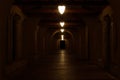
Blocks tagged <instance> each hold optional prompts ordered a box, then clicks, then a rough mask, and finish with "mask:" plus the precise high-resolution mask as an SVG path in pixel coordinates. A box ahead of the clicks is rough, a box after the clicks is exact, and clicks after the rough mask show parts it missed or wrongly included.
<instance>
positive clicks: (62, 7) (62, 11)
mask: <svg viewBox="0 0 120 80" xmlns="http://www.w3.org/2000/svg"><path fill="white" fill-rule="evenodd" d="M65 9H66V6H64V5H59V6H58V11H59V13H60V14H63V13H64V12H65Z"/></svg>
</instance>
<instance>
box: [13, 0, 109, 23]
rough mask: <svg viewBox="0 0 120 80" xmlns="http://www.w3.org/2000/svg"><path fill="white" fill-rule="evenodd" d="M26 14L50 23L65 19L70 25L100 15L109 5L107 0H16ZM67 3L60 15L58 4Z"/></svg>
mask: <svg viewBox="0 0 120 80" xmlns="http://www.w3.org/2000/svg"><path fill="white" fill-rule="evenodd" d="M14 4H16V5H18V6H19V7H20V8H21V9H22V11H23V12H24V14H26V15H28V16H35V17H40V18H41V19H42V20H41V21H42V22H44V23H47V24H49V25H51V24H56V23H58V22H59V21H65V22H66V23H68V24H70V25H79V24H81V23H83V21H82V18H81V17H83V16H88V15H98V14H99V13H100V12H101V10H102V9H103V8H104V7H105V6H106V5H108V4H109V3H108V2H107V0H16V1H15V3H14ZM60 4H64V5H66V11H65V14H64V15H62V16H61V15H60V14H59V13H58V10H57V6H58V5H60Z"/></svg>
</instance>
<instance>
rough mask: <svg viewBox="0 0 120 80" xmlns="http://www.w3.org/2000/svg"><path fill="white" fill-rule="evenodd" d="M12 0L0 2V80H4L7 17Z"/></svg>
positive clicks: (1, 0) (0, 0)
mask: <svg viewBox="0 0 120 80" xmlns="http://www.w3.org/2000/svg"><path fill="white" fill-rule="evenodd" d="M11 4H12V0H0V80H5V77H4V72H5V71H4V70H5V58H6V53H7V17H8V15H9V11H10V7H11Z"/></svg>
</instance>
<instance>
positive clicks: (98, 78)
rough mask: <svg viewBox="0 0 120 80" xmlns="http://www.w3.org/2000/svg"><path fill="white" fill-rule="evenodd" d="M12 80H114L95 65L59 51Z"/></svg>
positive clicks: (40, 60)
mask: <svg viewBox="0 0 120 80" xmlns="http://www.w3.org/2000/svg"><path fill="white" fill-rule="evenodd" d="M12 80H115V79H113V78H112V77H111V76H110V75H109V74H108V73H106V72H104V71H103V70H101V69H99V68H98V67H97V66H96V65H93V64H90V63H87V62H81V61H80V59H79V57H77V56H75V55H72V54H68V53H66V52H65V51H64V50H61V51H60V52H59V53H58V54H51V55H47V56H44V57H41V58H40V59H39V61H38V62H36V63H35V65H33V66H32V67H31V68H29V69H28V70H27V71H26V72H25V73H24V74H23V75H21V76H19V77H14V79H12Z"/></svg>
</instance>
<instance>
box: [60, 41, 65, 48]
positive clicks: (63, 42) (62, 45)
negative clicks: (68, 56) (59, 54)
mask: <svg viewBox="0 0 120 80" xmlns="http://www.w3.org/2000/svg"><path fill="white" fill-rule="evenodd" d="M60 49H66V43H65V41H64V40H61V41H60Z"/></svg>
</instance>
